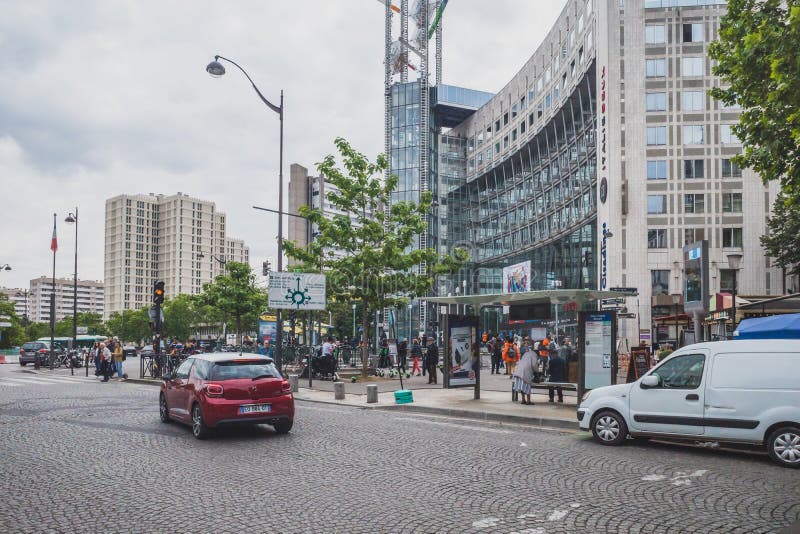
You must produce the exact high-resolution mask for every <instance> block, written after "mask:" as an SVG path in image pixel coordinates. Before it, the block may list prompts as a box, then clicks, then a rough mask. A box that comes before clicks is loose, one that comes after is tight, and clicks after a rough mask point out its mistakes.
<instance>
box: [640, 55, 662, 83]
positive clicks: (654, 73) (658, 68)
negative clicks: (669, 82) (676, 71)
mask: <svg viewBox="0 0 800 534" xmlns="http://www.w3.org/2000/svg"><path fill="white" fill-rule="evenodd" d="M644 65H645V72H646V74H647V77H648V78H663V77H664V76H666V74H665V73H666V71H667V60H666V59H664V58H660V59H646V60H645V62H644Z"/></svg>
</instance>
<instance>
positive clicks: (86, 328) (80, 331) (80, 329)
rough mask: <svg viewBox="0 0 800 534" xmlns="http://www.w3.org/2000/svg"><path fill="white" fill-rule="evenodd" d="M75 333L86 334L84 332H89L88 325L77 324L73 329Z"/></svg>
mask: <svg viewBox="0 0 800 534" xmlns="http://www.w3.org/2000/svg"><path fill="white" fill-rule="evenodd" d="M75 333H76V334H81V335H86V334H88V333H89V327H88V326H79V327H78V328H76V329H75Z"/></svg>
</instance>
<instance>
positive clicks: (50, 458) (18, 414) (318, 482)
mask: <svg viewBox="0 0 800 534" xmlns="http://www.w3.org/2000/svg"><path fill="white" fill-rule="evenodd" d="M20 371H21V370H20V368H19V367H17V366H10V365H5V366H0V454H2V461H0V495H2V499H3V502H2V506H0V532H41V531H54V532H55V531H58V532H195V533H196V532H212V531H214V532H234V531H237V532H242V531H249V532H347V533H362V532H363V533H373V532H393V533H394V532H504V533H510V532H518V533H526V534H549V533H560V532H570V533H571V532H721V533H722V532H724V533H733V532H773V531H778V530H780V529H781V528H783V527H785V526H787V525H789V524H791V523H794V522H797V521H800V497H798V488H800V472H798V471H796V470H789V469H783V468H780V467H777V466H774V465H772V464H771V463H770V461H769V460H768V459H767V458H766V456H763V455H757V454H741V453H734V452H727V451H712V450H701V449H692V448H686V447H681V446H675V445H666V444H658V443H645V444H633V443H631V444H630V445H627V446H624V447H621V448H605V447H601V446H599V445H596V444H594V443H593V442H592V441H590V440H589V439H588V435H586V434H574V433H564V432H557V431H547V430H540V429H533V428H528V427H523V426H512V425H492V424H485V423H478V422H475V421H463V420H457V419H445V418H438V417H432V416H416V415H410V414H407V413H398V412H388V411H376V410H372V411H366V410H361V409H357V408H344V407H338V406H332V405H323V404H311V403H301V402H298V404H297V418H296V420H295V426H294V430H293V431H292V432H291V433H290V434H289V435H286V436H278V435H276V434H274V433H273V431H272V429H271V428H270V427H267V426H263V427H257V428H255V429H240V430H236V431H232V432H227V433H225V434H220V435H217V436H216V437H214V438H212V439H210V440H208V441H203V442H200V441H197V440H195V439H194V438H193V437H192V435H191V432H190V430H189V429H188V427H182V426H178V425H177V424H162V423H160V422H159V420H158V406H157V393H158V390H157V389H156V388H155V387H152V386H147V385H137V384H131V383H114V382H111V383H107V384H101V383H99V382H97V381H96V379H93V378H89V379H86V378H84V377H82V376H76V377H70V376H69V371H65V370H61V371H55V372H53V373H48V374H46V375H32V374H29V373H22V372H20Z"/></svg>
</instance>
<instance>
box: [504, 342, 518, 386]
mask: <svg viewBox="0 0 800 534" xmlns="http://www.w3.org/2000/svg"><path fill="white" fill-rule="evenodd" d="M503 361H504V362H506V374H507V375H509V378H511V377H512V376H513V375H514V369H515V368H516V366H517V362H518V361H519V346H518V345H516V344H515V343H514V342H513V341H512V338H511V337H509V338H508V339H507V340H506V344H505V346H504V347H503Z"/></svg>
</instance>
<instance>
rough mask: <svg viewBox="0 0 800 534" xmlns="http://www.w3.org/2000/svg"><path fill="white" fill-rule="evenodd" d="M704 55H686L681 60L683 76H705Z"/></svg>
mask: <svg viewBox="0 0 800 534" xmlns="http://www.w3.org/2000/svg"><path fill="white" fill-rule="evenodd" d="M703 66H704V60H703V58H702V57H685V58H683V59H682V60H681V75H682V76H703V75H704V74H705V72H704V69H703Z"/></svg>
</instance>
